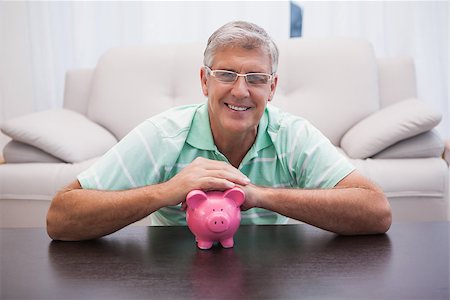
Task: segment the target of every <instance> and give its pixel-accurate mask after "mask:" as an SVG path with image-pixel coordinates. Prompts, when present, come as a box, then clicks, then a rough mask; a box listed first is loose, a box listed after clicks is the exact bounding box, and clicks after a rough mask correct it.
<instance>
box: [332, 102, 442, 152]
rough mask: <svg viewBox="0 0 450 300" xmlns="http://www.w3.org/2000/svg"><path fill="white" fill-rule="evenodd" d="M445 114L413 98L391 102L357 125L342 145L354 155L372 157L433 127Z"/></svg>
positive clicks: (346, 135)
mask: <svg viewBox="0 0 450 300" xmlns="http://www.w3.org/2000/svg"><path fill="white" fill-rule="evenodd" d="M440 120H441V115H440V114H439V113H437V112H434V111H432V110H430V109H429V108H428V107H427V106H426V105H425V104H424V103H423V102H421V101H419V100H417V99H414V98H411V99H407V100H403V101H401V102H398V103H395V104H392V105H389V106H387V107H385V108H383V109H381V110H379V111H378V112H376V113H374V114H372V115H370V116H369V117H367V118H365V119H364V120H362V121H361V122H359V123H358V124H356V125H355V126H353V127H352V128H351V129H350V130H349V131H348V132H347V133H346V134H345V135H344V136H343V138H342V141H341V147H342V149H343V150H344V151H345V152H346V153H347V154H348V155H349V156H350V157H352V158H361V159H362V158H368V157H371V156H373V155H374V154H376V153H378V152H380V151H382V150H384V149H386V148H387V147H389V146H391V145H393V144H395V143H397V142H399V141H402V140H404V139H407V138H410V137H413V136H415V135H418V134H420V133H423V132H425V131H428V130H431V129H432V128H433V127H435V126H436V125H437V124H439V122H440Z"/></svg>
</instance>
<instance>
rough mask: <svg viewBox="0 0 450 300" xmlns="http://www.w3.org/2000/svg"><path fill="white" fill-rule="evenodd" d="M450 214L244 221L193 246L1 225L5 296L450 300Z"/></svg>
mask: <svg viewBox="0 0 450 300" xmlns="http://www.w3.org/2000/svg"><path fill="white" fill-rule="evenodd" d="M449 228H450V222H430V223H403V224H402V223H398V224H393V226H392V228H391V229H390V230H389V232H388V233H387V234H385V235H375V236H354V237H344V236H337V235H335V234H332V233H329V232H326V231H322V230H320V229H317V228H314V227H311V226H309V225H305V224H301V225H280V226H241V227H240V228H239V230H238V232H237V233H236V235H235V246H234V248H231V249H224V248H222V247H221V246H218V245H215V246H214V247H213V248H212V249H210V250H199V249H197V248H196V245H195V242H194V237H193V235H192V234H191V232H190V231H189V229H188V228H187V227H133V226H130V227H128V228H125V229H123V230H121V231H119V232H116V233H114V234H112V235H110V236H107V237H105V238H102V239H98V240H93V241H87V242H54V241H51V240H50V239H49V238H48V236H47V235H46V233H45V229H43V228H41V229H38V228H31V229H1V230H0V234H1V239H0V241H1V248H0V249H1V273H0V275H1V287H0V288H1V294H0V296H1V297H0V298H1V299H175V298H183V299H189V298H201V299H216V298H217V299H299V298H302V299H308V298H314V299H317V298H319V299H449V235H450V234H449Z"/></svg>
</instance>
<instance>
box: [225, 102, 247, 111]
mask: <svg viewBox="0 0 450 300" xmlns="http://www.w3.org/2000/svg"><path fill="white" fill-rule="evenodd" d="M228 107H229V108H231V109H232V110H237V111H244V110H247V109H248V107H239V106H234V105H230V104H228Z"/></svg>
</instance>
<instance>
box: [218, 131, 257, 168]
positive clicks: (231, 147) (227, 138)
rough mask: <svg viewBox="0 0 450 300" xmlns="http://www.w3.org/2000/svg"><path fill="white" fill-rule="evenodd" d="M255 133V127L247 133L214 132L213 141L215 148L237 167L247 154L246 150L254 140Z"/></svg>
mask: <svg viewBox="0 0 450 300" xmlns="http://www.w3.org/2000/svg"><path fill="white" fill-rule="evenodd" d="M256 134H257V129H255V131H254V132H252V133H248V134H244V135H243V134H239V135H232V134H222V135H220V134H218V135H216V134H214V133H213V138H214V143H215V144H216V146H217V149H219V151H220V152H221V153H222V154H223V155H225V157H226V158H227V159H228V161H229V162H230V163H231V165H233V166H234V167H236V168H238V167H239V165H240V164H241V162H242V160H243V159H244V156H245V155H246V154H247V152H248V150H250V148H251V147H252V145H253V143H254V142H255V139H256Z"/></svg>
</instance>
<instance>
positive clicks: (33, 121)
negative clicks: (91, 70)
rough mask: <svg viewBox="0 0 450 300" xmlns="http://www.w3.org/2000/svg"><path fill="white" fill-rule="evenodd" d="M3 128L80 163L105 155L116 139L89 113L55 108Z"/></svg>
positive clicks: (23, 139)
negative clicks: (88, 115) (84, 114)
mask: <svg viewBox="0 0 450 300" xmlns="http://www.w3.org/2000/svg"><path fill="white" fill-rule="evenodd" d="M1 131H2V132H3V133H5V134H6V135H8V136H10V137H11V138H12V139H13V140H15V141H17V142H21V143H24V144H28V145H31V146H34V147H36V148H38V149H40V150H42V151H44V152H46V153H49V154H51V155H53V156H54V157H57V158H59V159H61V160H62V161H65V162H71V163H73V162H79V161H84V160H86V159H89V158H93V157H96V156H100V155H102V154H104V153H105V152H106V151H107V150H108V149H109V148H111V147H112V146H113V145H114V144H116V143H117V140H116V138H115V137H114V136H113V135H112V134H111V133H110V132H108V131H107V130H106V129H104V128H103V127H101V126H100V125H98V124H96V123H94V122H92V121H91V120H89V119H88V118H86V117H85V116H83V115H81V114H79V113H77V112H74V111H71V110H67V109H54V110H47V111H42V112H36V113H32V114H28V115H24V116H21V117H18V118H15V119H11V120H8V121H6V122H5V123H4V124H2V126H1Z"/></svg>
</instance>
